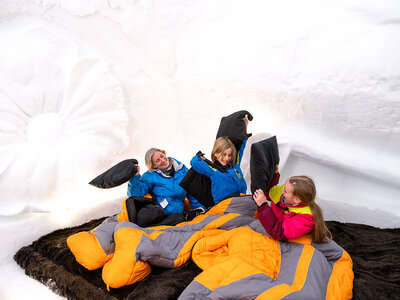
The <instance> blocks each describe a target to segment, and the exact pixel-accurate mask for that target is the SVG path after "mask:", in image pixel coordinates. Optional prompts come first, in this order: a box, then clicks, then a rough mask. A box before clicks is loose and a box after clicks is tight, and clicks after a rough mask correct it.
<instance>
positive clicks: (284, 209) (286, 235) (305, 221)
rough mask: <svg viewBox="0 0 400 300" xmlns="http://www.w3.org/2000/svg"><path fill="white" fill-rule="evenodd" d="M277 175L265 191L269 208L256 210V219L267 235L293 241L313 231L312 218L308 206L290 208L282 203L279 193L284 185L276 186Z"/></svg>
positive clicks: (262, 207)
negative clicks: (269, 203)
mask: <svg viewBox="0 0 400 300" xmlns="http://www.w3.org/2000/svg"><path fill="white" fill-rule="evenodd" d="M279 177H280V175H279V173H277V174H275V176H274V177H273V178H272V180H271V183H270V186H269V187H268V190H267V191H266V193H265V194H266V195H267V198H268V200H271V206H269V205H268V204H265V205H262V206H261V207H259V208H258V209H257V212H258V219H259V220H260V222H261V224H262V225H263V227H264V228H265V230H266V231H267V232H268V234H269V235H270V236H271V237H272V238H274V239H276V240H280V241H282V240H283V241H286V240H289V239H295V238H298V237H300V236H302V235H305V234H307V233H310V232H312V231H313V230H314V218H313V216H312V213H311V209H310V207H309V206H308V205H297V206H291V205H286V204H284V203H282V198H281V196H282V194H281V191H282V189H283V188H284V186H285V185H284V184H283V185H281V186H277V185H276V184H277V183H278V182H279Z"/></svg>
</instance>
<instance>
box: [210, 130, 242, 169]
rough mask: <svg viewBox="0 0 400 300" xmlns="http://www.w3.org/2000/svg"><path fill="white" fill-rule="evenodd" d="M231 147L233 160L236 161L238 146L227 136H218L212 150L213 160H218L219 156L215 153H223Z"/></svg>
mask: <svg viewBox="0 0 400 300" xmlns="http://www.w3.org/2000/svg"><path fill="white" fill-rule="evenodd" d="M229 148H231V149H232V162H235V160H236V155H237V152H236V148H235V146H234V145H233V143H232V141H231V140H230V139H228V138H227V137H225V136H222V137H219V138H217V139H216V140H215V142H214V147H213V149H212V151H211V161H212V162H213V163H215V161H216V160H217V157H216V155H215V154H216V153H222V152H224V151H225V150H228V149H229Z"/></svg>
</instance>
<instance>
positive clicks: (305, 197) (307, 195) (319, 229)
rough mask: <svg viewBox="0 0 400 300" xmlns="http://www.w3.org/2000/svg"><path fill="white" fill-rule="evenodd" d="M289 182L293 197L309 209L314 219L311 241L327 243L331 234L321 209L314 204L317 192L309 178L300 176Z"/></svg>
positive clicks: (292, 178)
mask: <svg viewBox="0 0 400 300" xmlns="http://www.w3.org/2000/svg"><path fill="white" fill-rule="evenodd" d="M289 182H290V184H291V185H292V186H293V196H295V197H298V198H299V199H300V200H301V202H303V203H304V204H306V205H308V206H309V207H310V209H311V213H312V216H313V218H314V231H313V233H312V238H313V241H314V242H315V243H327V242H329V241H330V240H331V239H332V234H331V232H330V231H329V229H328V227H326V224H325V221H324V217H323V214H322V210H321V207H319V205H318V204H317V203H316V202H315V196H316V194H317V190H316V188H315V184H314V181H313V180H312V179H311V178H310V177H307V176H305V175H301V176H292V177H290V178H289Z"/></svg>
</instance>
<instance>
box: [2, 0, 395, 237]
mask: <svg viewBox="0 0 400 300" xmlns="http://www.w3.org/2000/svg"><path fill="white" fill-rule="evenodd" d="M0 45H1V47H0V53H1V57H0V67H1V72H0V154H1V161H0V190H1V193H0V215H2V221H3V222H8V221H15V220H18V218H26V216H29V214H32V213H34V214H43V213H53V214H54V215H55V216H60V215H64V216H65V214H64V213H63V212H64V211H66V210H68V211H69V213H70V215H69V221H70V222H72V223H79V222H80V221H82V220H83V219H79V220H78V219H76V218H75V217H74V215H75V214H77V212H80V213H81V214H82V212H86V211H90V212H91V215H90V217H93V216H103V215H107V214H108V213H110V210H107V209H105V207H107V205H106V204H105V203H111V201H112V200H113V201H114V202H112V203H113V204H112V205H111V204H110V205H109V206H108V207H109V208H110V207H113V208H115V207H117V206H119V202H120V200H121V199H120V198H121V197H124V196H125V192H126V185H123V186H120V187H118V188H115V189H110V190H100V189H97V188H95V187H92V186H90V185H88V184H87V183H88V182H89V181H90V180H91V179H92V178H94V177H95V176H97V175H98V174H100V173H101V172H103V171H104V170H106V169H107V168H109V167H111V166H112V165H113V164H115V163H117V162H119V161H121V160H123V159H126V158H137V159H138V160H139V162H140V165H141V169H142V171H145V170H146V167H145V165H144V161H143V157H144V153H145V151H146V150H147V149H148V148H149V147H153V146H156V147H159V148H163V149H166V151H167V154H169V155H171V156H173V157H176V158H178V159H179V160H181V161H183V162H184V163H185V164H186V165H187V166H189V161H190V158H191V157H192V156H193V155H194V154H195V153H196V152H197V151H198V150H202V151H203V152H205V153H207V155H208V156H209V153H210V151H211V147H212V144H213V139H214V137H215V134H216V131H217V128H218V125H219V121H220V119H221V117H223V116H226V115H228V114H231V113H233V112H235V111H237V110H242V109H245V110H248V111H250V112H251V113H252V114H253V116H254V120H253V121H252V122H250V124H249V127H248V131H249V132H251V133H253V137H252V138H251V139H250V140H249V145H250V144H251V143H252V142H254V141H258V140H261V139H263V138H266V137H270V136H272V135H276V136H277V138H278V142H279V147H280V153H281V166H280V168H281V174H282V179H283V180H284V178H286V177H288V176H290V175H300V174H306V175H309V176H311V177H312V178H313V179H314V180H315V182H316V185H317V193H318V195H317V197H318V198H317V199H318V202H319V204H320V205H321V206H322V208H323V211H324V215H325V219H327V220H338V221H342V222H352V223H363V224H369V225H373V226H378V227H381V228H386V227H400V196H399V195H400V159H399V153H400V99H399V98H400V2H399V1H396V0H383V1H377V0H376V1H365V0H363V1H361V0H360V1H335V2H332V1H302V2H298V1H279V2H276V1H261V0H260V1H254V0H250V1H248V0H246V1H241V0H239V1H231V0H229V1H228V0H220V1H198V0H193V1H185V0H174V1H172V0H159V1H155V0H154V1H147V0H146V1H140V0H139V1H134V0H125V1H123V0H120V1H118V0H107V1H106V0H98V1H81V0H69V1H62V0H36V1H34V0H25V1H22V0H2V1H1V2H0ZM249 148H250V147H247V150H246V153H245V157H244V161H243V165H242V169H243V171H244V173H245V175H246V178H247V180H248V186H250V185H249V178H250V175H249V165H248V161H249V152H248V150H249ZM115 199H117V200H115ZM86 218H89V216H88V215H87V216H86ZM54 220H58V221H59V218H58V217H56V218H55V219H54ZM64 224H65V222H64ZM47 225H48V224H47ZM47 225H46V226H47ZM70 225H71V224H70ZM60 226H61V225H60ZM55 227H56V226H55ZM47 229H48V230H51V226H48V227H47Z"/></svg>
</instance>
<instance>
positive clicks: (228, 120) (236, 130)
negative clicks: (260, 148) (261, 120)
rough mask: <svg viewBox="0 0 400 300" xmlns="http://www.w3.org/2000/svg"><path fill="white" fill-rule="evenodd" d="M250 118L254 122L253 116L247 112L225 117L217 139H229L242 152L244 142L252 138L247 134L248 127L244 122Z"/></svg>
mask: <svg viewBox="0 0 400 300" xmlns="http://www.w3.org/2000/svg"><path fill="white" fill-rule="evenodd" d="M246 115H247V116H248V119H249V121H251V120H253V116H252V115H251V113H249V112H248V111H247V110H240V111H237V112H235V113H233V114H231V115H229V116H226V117H223V118H222V119H221V122H220V124H219V128H218V132H217V138H219V137H221V136H226V137H228V138H229V139H230V140H231V141H232V143H233V144H234V145H235V148H236V150H237V151H239V150H240V147H241V146H242V143H243V141H244V140H246V139H247V138H249V137H250V136H251V133H247V131H246V125H245V123H244V121H243V118H244V117H245V116H246Z"/></svg>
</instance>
